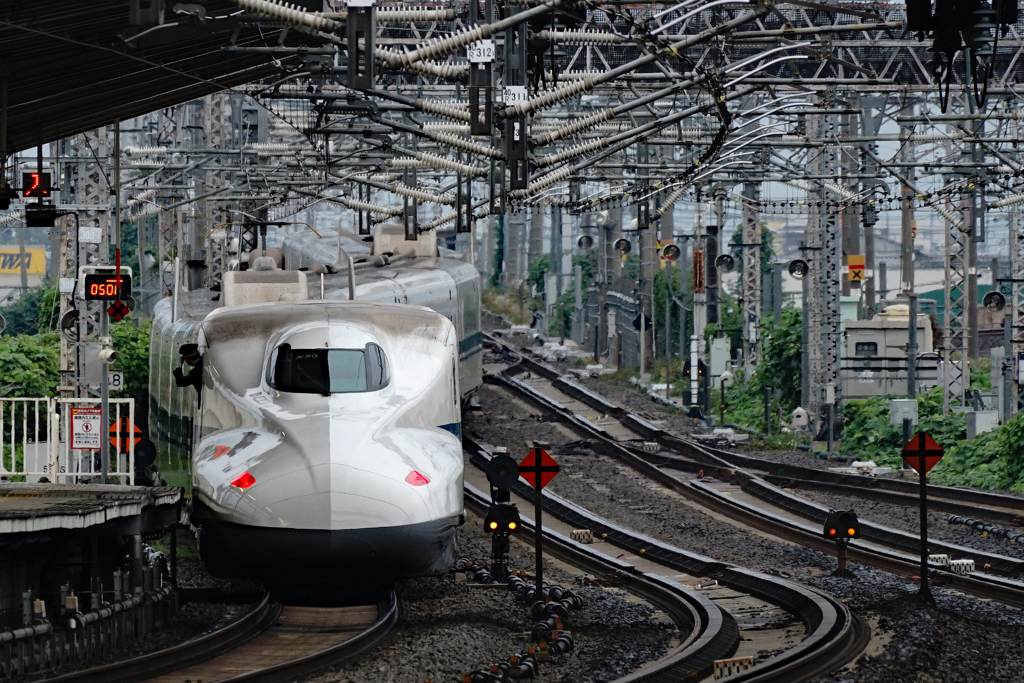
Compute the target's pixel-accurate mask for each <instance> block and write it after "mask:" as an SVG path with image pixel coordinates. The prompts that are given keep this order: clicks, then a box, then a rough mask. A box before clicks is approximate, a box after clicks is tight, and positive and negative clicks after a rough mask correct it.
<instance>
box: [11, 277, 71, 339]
mask: <svg viewBox="0 0 1024 683" xmlns="http://www.w3.org/2000/svg"><path fill="white" fill-rule="evenodd" d="M57 298H58V297H57V287H56V285H55V284H54V282H53V281H52V280H47V281H45V282H44V283H43V284H42V285H40V286H39V287H33V288H32V289H30V290H28V291H27V292H25V294H24V295H22V296H20V297H18V299H17V301H15V302H14V303H11V304H9V305H7V306H4V307H3V308H0V314H2V315H3V316H4V319H5V320H6V321H7V327H6V328H5V329H4V335H7V336H16V335H19V334H39V333H41V332H49V331H51V330H55V329H57V324H58V323H59V322H60V320H59V319H60V304H59V302H58V301H57Z"/></svg>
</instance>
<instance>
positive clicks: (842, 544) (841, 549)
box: [832, 540, 857, 579]
mask: <svg viewBox="0 0 1024 683" xmlns="http://www.w3.org/2000/svg"><path fill="white" fill-rule="evenodd" d="M848 544H849V542H848V541H846V540H841V541H836V549H837V551H838V555H839V566H838V567H837V568H836V570H835V571H834V572H832V576H838V577H839V578H842V579H856V578H857V575H856V574H854V573H853V572H852V571H850V570H849V569H847V567H846V561H847V551H846V546H847V545H848Z"/></svg>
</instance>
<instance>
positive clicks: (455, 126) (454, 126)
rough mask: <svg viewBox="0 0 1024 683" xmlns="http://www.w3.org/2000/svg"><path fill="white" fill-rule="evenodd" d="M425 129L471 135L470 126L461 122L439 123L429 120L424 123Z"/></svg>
mask: <svg viewBox="0 0 1024 683" xmlns="http://www.w3.org/2000/svg"><path fill="white" fill-rule="evenodd" d="M423 130H426V131H435V132H438V133H451V134H452V135H469V126H466V125H463V124H461V123H438V122H434V121H428V122H426V123H424V124H423Z"/></svg>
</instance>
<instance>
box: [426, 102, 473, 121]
mask: <svg viewBox="0 0 1024 683" xmlns="http://www.w3.org/2000/svg"><path fill="white" fill-rule="evenodd" d="M416 108H417V109H419V110H421V111H425V112H427V113H428V114H437V115H438V116H446V117H448V118H450V119H454V120H456V121H465V122H467V123H468V122H469V107H466V106H464V105H462V104H460V103H457V102H438V101H436V100H424V99H418V100H416Z"/></svg>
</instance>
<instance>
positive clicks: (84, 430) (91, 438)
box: [71, 408, 103, 450]
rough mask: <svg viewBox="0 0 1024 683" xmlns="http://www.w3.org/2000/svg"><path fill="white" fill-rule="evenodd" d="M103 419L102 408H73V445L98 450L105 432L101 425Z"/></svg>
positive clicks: (73, 446)
mask: <svg viewBox="0 0 1024 683" xmlns="http://www.w3.org/2000/svg"><path fill="white" fill-rule="evenodd" d="M102 420H103V415H102V410H101V409H100V408H72V409H71V447H72V448H82V449H92V450H98V449H99V448H100V443H101V442H100V437H101V435H102V434H103V430H102V429H101V427H100V423H101V422H102Z"/></svg>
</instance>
